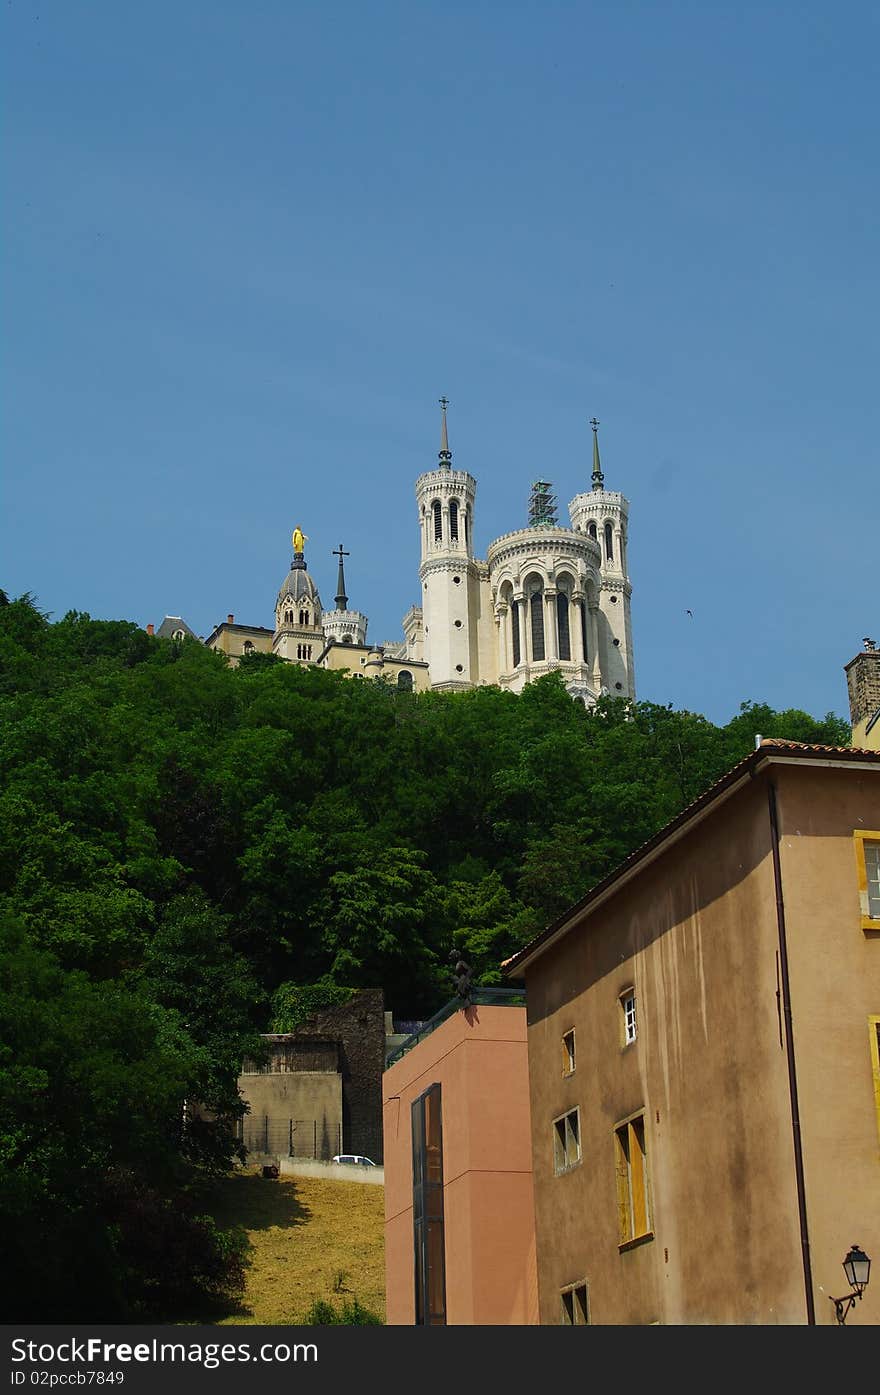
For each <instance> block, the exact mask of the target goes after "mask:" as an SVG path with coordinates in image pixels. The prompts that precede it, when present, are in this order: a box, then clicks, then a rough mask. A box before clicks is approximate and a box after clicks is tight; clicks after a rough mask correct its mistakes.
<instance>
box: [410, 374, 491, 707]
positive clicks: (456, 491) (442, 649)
mask: <svg viewBox="0 0 880 1395" xmlns="http://www.w3.org/2000/svg"><path fill="white" fill-rule="evenodd" d="M448 405H449V403H448V401H447V399H446V398H445V397H441V398H440V407H441V412H442V417H441V426H440V452H439V457H438V464H437V468H436V469H435V470H430V471H428V472H427V473H426V474H424V475H419V477H418V479H417V480H416V501H417V505H418V515H419V532H420V537H421V564H420V566H419V579H420V581H421V587H422V624H423V636H424V657H425V659H426V661H427V662H428V664H429V665H430V671H431V686H432V688H445V689H456V688H471V687H473V686H474V684H475V683H477V682H478V681H479V645H478V636H477V625H478V617H479V611H480V606H479V580H480V578H479V568H478V565H477V563H476V561H475V559H474V545H473V536H474V500H475V498H476V493H477V482H476V480H475V479H474V477H473V475H469V474H467V473H466V472H465V471H464V470H453V468H452V452H451V451H450V449H449V439H448V435H447V428H446V408H447V406H448Z"/></svg>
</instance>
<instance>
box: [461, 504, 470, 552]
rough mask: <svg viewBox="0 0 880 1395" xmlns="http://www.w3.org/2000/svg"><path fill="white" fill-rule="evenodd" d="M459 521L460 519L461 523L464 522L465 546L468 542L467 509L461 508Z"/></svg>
mask: <svg viewBox="0 0 880 1395" xmlns="http://www.w3.org/2000/svg"><path fill="white" fill-rule="evenodd" d="M461 521H462V523H463V524H464V545H465V547H467V544H468V516H467V509H462V513H461Z"/></svg>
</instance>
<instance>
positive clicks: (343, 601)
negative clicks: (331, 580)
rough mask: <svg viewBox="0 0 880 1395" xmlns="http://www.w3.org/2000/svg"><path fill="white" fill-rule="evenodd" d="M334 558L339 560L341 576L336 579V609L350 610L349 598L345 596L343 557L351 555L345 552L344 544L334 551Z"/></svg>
mask: <svg viewBox="0 0 880 1395" xmlns="http://www.w3.org/2000/svg"><path fill="white" fill-rule="evenodd" d="M333 556H334V557H338V558H339V575H338V576H337V578H336V595H335V597H334V600H335V601H336V609H337V610H348V596H346V594H345V571H344V570H343V564H342V559H343V557H350V556H351V553H350V552H344V551H343V548H342V543H340V544H339V546H338V548H335V549H334V551H333Z"/></svg>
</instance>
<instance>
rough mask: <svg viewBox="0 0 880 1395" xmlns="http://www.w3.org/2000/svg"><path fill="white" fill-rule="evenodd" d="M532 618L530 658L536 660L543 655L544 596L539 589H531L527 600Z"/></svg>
mask: <svg viewBox="0 0 880 1395" xmlns="http://www.w3.org/2000/svg"><path fill="white" fill-rule="evenodd" d="M529 611H530V613H531V619H532V658H533V659H534V660H535V661H537V660H539V659H543V657H544V596H543V593H542V592H541V591H533V592H532V595H531V598H530V600H529Z"/></svg>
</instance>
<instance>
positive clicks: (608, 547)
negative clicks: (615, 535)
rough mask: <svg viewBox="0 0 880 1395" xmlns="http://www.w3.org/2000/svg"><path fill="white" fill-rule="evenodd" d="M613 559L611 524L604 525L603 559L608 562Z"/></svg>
mask: <svg viewBox="0 0 880 1395" xmlns="http://www.w3.org/2000/svg"><path fill="white" fill-rule="evenodd" d="M613 557H614V547H613V543H612V533H611V524H610V523H606V524H605V559H606V561H608V562H610V561H611V560H612V558H613Z"/></svg>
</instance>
